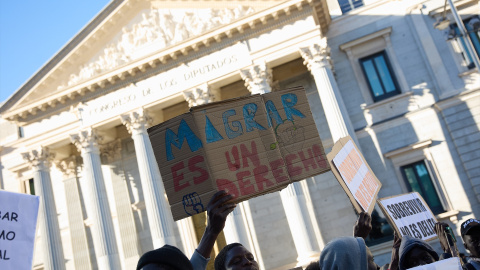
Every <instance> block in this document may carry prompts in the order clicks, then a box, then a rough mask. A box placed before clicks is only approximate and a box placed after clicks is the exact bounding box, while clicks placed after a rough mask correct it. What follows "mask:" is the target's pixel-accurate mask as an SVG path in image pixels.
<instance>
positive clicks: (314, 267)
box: [305, 261, 321, 270]
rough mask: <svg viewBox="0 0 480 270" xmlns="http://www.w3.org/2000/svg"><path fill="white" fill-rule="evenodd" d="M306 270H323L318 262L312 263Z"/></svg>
mask: <svg viewBox="0 0 480 270" xmlns="http://www.w3.org/2000/svg"><path fill="white" fill-rule="evenodd" d="M305 270H321V269H320V263H319V262H318V261H314V262H311V263H310V264H309V265H308V266H307V268H305Z"/></svg>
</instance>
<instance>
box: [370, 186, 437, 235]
mask: <svg viewBox="0 0 480 270" xmlns="http://www.w3.org/2000/svg"><path fill="white" fill-rule="evenodd" d="M378 205H379V206H380V209H381V210H382V212H383V213H384V214H385V216H386V217H387V219H388V222H389V223H390V225H392V226H393V227H394V228H395V230H396V231H397V233H398V234H399V235H400V236H402V237H403V236H404V235H409V236H412V237H415V238H419V239H422V240H426V241H428V240H432V239H434V238H436V237H437V234H436V233H435V223H437V219H436V218H435V215H434V214H433V213H432V211H430V208H429V207H428V205H427V203H425V201H424V200H423V198H422V196H420V194H418V193H417V192H411V193H407V194H402V195H398V196H392V197H388V198H383V199H379V200H378Z"/></svg>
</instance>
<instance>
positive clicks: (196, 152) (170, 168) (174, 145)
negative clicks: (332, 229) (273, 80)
mask: <svg viewBox="0 0 480 270" xmlns="http://www.w3.org/2000/svg"><path fill="white" fill-rule="evenodd" d="M148 133H149V137H150V140H151V143H152V146H153V150H154V153H155V158H156V160H157V163H158V165H159V168H160V172H161V175H162V179H163V182H164V186H165V190H166V193H167V196H168V200H169V203H170V205H171V209H172V214H173V217H174V219H175V220H179V219H182V218H184V217H188V216H189V215H193V214H196V213H200V212H203V211H205V210H206V206H207V204H208V202H209V201H210V198H211V197H212V195H213V194H214V193H215V192H216V191H217V190H226V191H227V192H228V193H230V194H232V195H233V196H234V201H235V202H240V201H243V200H246V199H249V198H252V197H255V196H259V195H262V194H265V193H269V192H273V191H277V190H280V189H282V188H284V187H285V186H287V185H288V184H289V183H292V182H295V181H300V180H302V179H305V178H307V177H312V176H315V175H317V174H320V173H323V172H325V171H328V170H330V166H329V163H328V162H327V160H326V157H325V152H324V149H323V146H322V143H321V140H320V137H319V136H318V132H317V129H316V125H315V122H314V120H313V116H312V113H311V111H310V107H309V105H308V100H307V97H306V95H305V90H304V89H303V87H297V88H291V89H286V90H283V91H278V92H274V93H268V94H265V95H253V96H249V97H243V98H235V99H231V100H226V101H222V102H215V103H210V104H206V105H202V106H198V107H193V108H192V109H191V111H190V112H189V113H186V114H183V115H180V116H177V117H175V118H173V119H171V120H169V121H166V122H164V123H161V124H159V125H157V126H154V127H151V128H149V129H148Z"/></svg>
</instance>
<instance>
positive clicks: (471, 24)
mask: <svg viewBox="0 0 480 270" xmlns="http://www.w3.org/2000/svg"><path fill="white" fill-rule="evenodd" d="M463 24H464V25H465V28H466V30H467V37H465V36H463V35H462V33H461V32H460V29H458V26H457V24H452V25H450V29H451V31H452V32H453V34H452V36H451V37H455V40H456V41H457V43H458V44H459V45H460V47H461V50H462V56H463V59H464V60H465V62H466V63H467V67H468V69H473V68H475V64H474V62H473V59H472V55H471V54H470V53H469V51H468V49H467V44H466V42H467V41H466V38H469V39H470V41H471V42H472V45H473V47H474V49H475V52H476V54H477V56H480V38H479V30H480V27H479V26H480V19H479V17H478V16H474V17H472V18H468V19H466V20H464V21H463ZM451 37H450V38H451Z"/></svg>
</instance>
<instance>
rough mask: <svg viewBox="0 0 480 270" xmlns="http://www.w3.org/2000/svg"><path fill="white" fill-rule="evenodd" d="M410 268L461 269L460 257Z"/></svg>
mask: <svg viewBox="0 0 480 270" xmlns="http://www.w3.org/2000/svg"><path fill="white" fill-rule="evenodd" d="M410 270H462V265H461V264H460V259H459V258H457V257H453V258H449V259H445V260H441V261H438V262H434V263H431V264H426V265H421V266H417V267H414V268H410Z"/></svg>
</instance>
